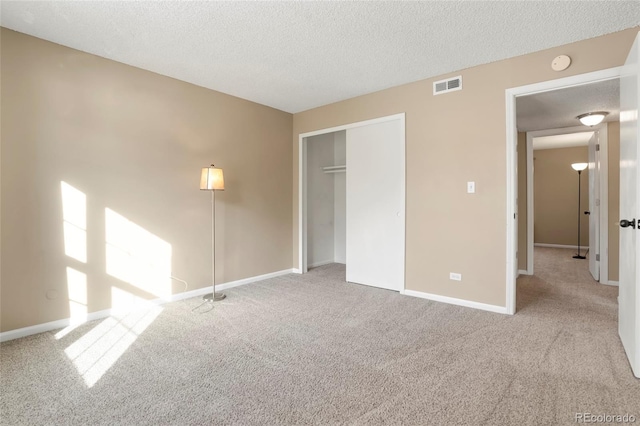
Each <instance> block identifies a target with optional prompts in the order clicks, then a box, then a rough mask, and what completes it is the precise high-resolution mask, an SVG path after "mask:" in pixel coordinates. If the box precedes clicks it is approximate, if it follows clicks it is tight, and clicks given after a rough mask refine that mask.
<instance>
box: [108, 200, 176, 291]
mask: <svg viewBox="0 0 640 426" xmlns="http://www.w3.org/2000/svg"><path fill="white" fill-rule="evenodd" d="M105 240H106V265H107V267H106V269H107V274H109V275H111V276H113V277H116V278H118V279H120V280H122V281H125V282H127V283H129V284H131V285H133V286H135V287H137V288H139V289H140V290H143V291H145V292H147V293H150V294H153V295H155V296H158V297H160V298H162V299H166V300H168V299H169V297H170V296H171V278H170V277H171V244H169V243H167V242H166V241H164V240H162V239H161V238H158V237H157V236H155V235H154V234H152V233H151V232H149V231H147V230H146V229H144V228H142V227H141V226H139V225H137V224H135V223H134V222H132V221H130V220H129V219H127V218H126V217H124V216H122V215H120V214H118V213H116V212H115V211H113V210H111V209H108V208H107V209H105Z"/></svg>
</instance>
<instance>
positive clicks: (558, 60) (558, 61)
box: [551, 55, 571, 71]
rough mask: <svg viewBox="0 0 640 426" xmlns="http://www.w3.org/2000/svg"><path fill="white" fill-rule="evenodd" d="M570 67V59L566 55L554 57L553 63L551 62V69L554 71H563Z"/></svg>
mask: <svg viewBox="0 0 640 426" xmlns="http://www.w3.org/2000/svg"><path fill="white" fill-rule="evenodd" d="M569 65H571V58H570V57H568V56H567V55H560V56H556V57H555V59H554V60H553V62H551V68H552V69H553V70H554V71H564V70H566V69H567V68H569Z"/></svg>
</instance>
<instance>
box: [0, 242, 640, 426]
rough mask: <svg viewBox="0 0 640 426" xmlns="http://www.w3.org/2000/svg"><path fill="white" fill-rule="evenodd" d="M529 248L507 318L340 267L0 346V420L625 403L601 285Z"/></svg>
mask: <svg viewBox="0 0 640 426" xmlns="http://www.w3.org/2000/svg"><path fill="white" fill-rule="evenodd" d="M571 254H572V253H571V251H570V250H561V249H537V250H536V265H535V266H536V275H535V276H533V277H521V278H520V279H519V280H518V291H517V295H518V313H517V314H516V315H514V316H507V315H500V314H494V313H489V312H483V311H479V310H475V309H469V308H463V307H458V306H452V305H446V304H443V303H437V302H431V301H427V300H423V299H417V298H412V297H408V296H403V295H400V294H398V293H394V292H390V291H385V290H379V289H375V288H369V287H366V286H360V285H355V284H347V283H345V282H344V281H343V280H344V276H345V269H344V266H342V265H335V264H334V265H327V266H323V267H319V268H316V269H314V270H312V271H310V273H308V274H306V275H304V276H300V275H293V274H292V275H287V276H284V277H280V278H275V279H270V280H266V281H262V282H259V283H254V284H249V285H245V286H241V287H236V288H233V289H230V290H228V291H226V293H227V298H226V299H225V300H224V301H222V302H219V303H218V304H216V305H215V308H214V309H213V310H211V311H210V312H204V313H192V312H191V309H192V308H193V307H195V306H197V305H198V304H199V303H200V300H199V299H189V300H187V301H182V302H175V303H171V304H167V305H164V306H162V307H161V308H156V309H155V310H150V311H148V312H146V313H136V314H129V315H127V316H124V317H114V318H109V319H105V320H101V321H94V322H92V323H88V324H85V325H83V326H80V327H78V328H76V329H73V330H63V331H62V332H60V331H55V332H49V333H43V334H39V335H35V336H30V337H26V338H23V339H19V340H14V341H10V342H6V343H3V344H2V345H1V346H0V354H1V364H0V366H1V375H0V394H1V395H0V396H1V400H0V409H1V412H0V419H1V420H0V422H1V423H2V424H6V425H89V424H90V425H161V424H163V425H200V424H203V425H204V424H207V425H315V424H317V425H336V424H353V425H378V424H380V425H385V424H388V425H401V424H404V425H448V424H452V425H491V426H494V425H560V424H567V425H568V424H575V418H576V417H575V416H576V413H592V414H610V415H615V414H620V415H624V414H627V413H628V414H631V415H635V417H636V419H637V420H636V422H640V380H638V379H635V378H634V377H633V375H632V373H631V370H630V367H629V364H628V362H627V360H626V357H625V355H624V352H623V349H622V346H621V344H620V341H619V339H618V336H617V331H616V329H617V320H616V312H617V304H616V297H617V288H616V287H609V286H604V285H601V284H598V283H596V282H594V281H593V280H592V279H591V277H590V276H589V274H588V271H587V270H586V266H585V265H586V261H576V260H573V259H571Z"/></svg>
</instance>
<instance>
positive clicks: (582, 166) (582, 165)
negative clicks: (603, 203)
mask: <svg viewBox="0 0 640 426" xmlns="http://www.w3.org/2000/svg"><path fill="white" fill-rule="evenodd" d="M588 165H589V164H588V163H573V164H572V165H571V167H572V168H573V170H575V171H576V172H578V254H576V255H575V256H573V258H574V259H586V256H581V255H580V217H581V216H580V201H581V200H580V180H581V179H580V175H581V174H582V171H583V170H584V169H586V168H587V166H588Z"/></svg>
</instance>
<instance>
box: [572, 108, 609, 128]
mask: <svg viewBox="0 0 640 426" xmlns="http://www.w3.org/2000/svg"><path fill="white" fill-rule="evenodd" d="M607 115H609V113H608V112H606V111H596V112H588V113H586V114H580V115H579V116H577V117H576V118H577V119H578V120H580V122H581V123H582V124H584V125H585V126H597V125H598V124H600V123H602V120H604V118H605V117H606V116H607Z"/></svg>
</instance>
